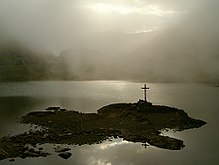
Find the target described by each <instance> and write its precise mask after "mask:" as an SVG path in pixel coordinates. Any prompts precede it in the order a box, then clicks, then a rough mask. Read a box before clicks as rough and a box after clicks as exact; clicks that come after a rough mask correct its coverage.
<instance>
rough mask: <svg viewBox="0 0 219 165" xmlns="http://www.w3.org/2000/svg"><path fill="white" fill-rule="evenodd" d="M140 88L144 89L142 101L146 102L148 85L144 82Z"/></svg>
mask: <svg viewBox="0 0 219 165" xmlns="http://www.w3.org/2000/svg"><path fill="white" fill-rule="evenodd" d="M141 89H144V101H146V102H147V89H149V87H147V85H146V84H144V87H142V88H141Z"/></svg>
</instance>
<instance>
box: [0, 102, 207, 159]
mask: <svg viewBox="0 0 219 165" xmlns="http://www.w3.org/2000/svg"><path fill="white" fill-rule="evenodd" d="M21 123H25V124H35V125H38V126H41V127H42V128H43V129H40V130H38V131H29V132H25V133H23V134H19V135H16V136H11V137H3V138H1V139H0V160H3V159H6V158H15V157H21V158H26V157H39V156H47V155H50V153H48V152H47V151H44V150H43V149H42V148H40V149H37V148H36V147H35V146H36V145H37V144H38V145H40V144H45V143H50V144H71V145H84V144H95V143H101V142H102V141H104V140H106V139H108V138H110V137H114V138H118V137H119V138H123V139H124V140H127V141H130V142H140V143H144V144H146V143H147V144H149V145H152V146H156V147H159V148H164V149H170V150H180V149H182V148H183V147H184V144H183V141H182V140H180V139H174V138H171V137H168V136H162V135H161V130H163V129H174V130H177V131H183V130H185V129H191V128H198V127H201V126H203V125H205V124H206V122H204V121H202V120H198V119H193V118H191V117H189V116H188V114H187V113H186V112H184V111H183V110H179V109H177V108H173V107H168V106H161V105H153V104H152V103H150V102H147V101H143V100H139V101H138V102H137V103H120V104H111V105H107V106H104V107H102V108H101V109H99V110H97V113H81V112H79V111H73V110H66V109H61V108H60V107H49V108H47V109H46V110H44V111H37V112H30V113H28V114H27V115H25V116H23V117H22V118H21ZM30 146H31V147H30ZM55 150H56V151H57V150H58V149H57V148H55ZM66 150H69V149H68V148H67V149H66V148H64V149H63V151H66ZM61 151H62V150H60V152H61ZM59 156H61V157H62V158H65V159H67V158H68V157H69V156H71V153H70V152H62V153H60V154H59ZM12 160H13V159H12Z"/></svg>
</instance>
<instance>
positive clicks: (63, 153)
mask: <svg viewBox="0 0 219 165" xmlns="http://www.w3.org/2000/svg"><path fill="white" fill-rule="evenodd" d="M58 155H59V156H60V157H61V158H63V159H68V158H70V157H71V155H72V154H71V153H70V152H61V153H59V154H58Z"/></svg>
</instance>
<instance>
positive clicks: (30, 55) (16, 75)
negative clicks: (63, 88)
mask: <svg viewBox="0 0 219 165" xmlns="http://www.w3.org/2000/svg"><path fill="white" fill-rule="evenodd" d="M64 73H65V68H64V65H62V63H61V62H60V61H59V60H58V59H57V58H56V57H55V56H54V55H52V54H43V53H36V52H33V51H30V50H28V49H25V48H21V47H10V48H9V47H7V48H3V49H1V50H0V81H28V80H50V79H51V80H54V79H64V78H65V77H63V75H65V74H64Z"/></svg>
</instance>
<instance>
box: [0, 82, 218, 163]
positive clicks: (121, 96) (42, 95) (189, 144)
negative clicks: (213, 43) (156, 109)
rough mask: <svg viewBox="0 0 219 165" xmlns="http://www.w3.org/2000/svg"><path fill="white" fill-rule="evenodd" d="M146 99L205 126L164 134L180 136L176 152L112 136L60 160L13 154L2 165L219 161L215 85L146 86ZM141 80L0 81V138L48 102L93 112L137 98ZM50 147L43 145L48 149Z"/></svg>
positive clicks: (21, 128) (75, 148)
mask: <svg viewBox="0 0 219 165" xmlns="http://www.w3.org/2000/svg"><path fill="white" fill-rule="evenodd" d="M148 85H149V87H150V90H149V91H148V100H149V101H150V102H153V104H163V105H168V106H174V107H177V108H181V109H184V110H185V111H186V112H188V114H189V115H190V116H192V117H194V118H200V119H202V120H204V121H206V122H207V123H208V124H207V125H205V126H203V127H201V128H198V129H192V130H187V131H183V132H176V133H174V132H172V131H169V132H164V135H169V136H172V137H176V138H179V139H182V140H183V141H184V144H185V145H186V146H185V148H184V149H182V150H180V151H170V150H165V149H159V148H156V147H153V146H149V147H147V148H146V149H145V148H144V147H143V146H142V145H141V144H140V143H128V142H126V141H123V140H122V139H114V140H112V141H106V142H104V143H102V144H97V145H91V146H89V145H84V146H71V148H72V150H71V152H72V156H71V158H69V159H68V160H63V159H61V158H60V157H58V156H57V155H56V154H54V155H52V156H49V157H47V158H37V159H36V158H34V159H33V158H27V159H24V160H23V159H20V158H17V159H16V161H15V162H12V163H11V162H9V161H8V160H3V161H0V164H19V165H20V164H22V165H25V164H66V165H67V164H82V165H83V164H84V165H85V164H86V165H87V164H88V165H94V164H100V165H105V164H107V165H110V164H111V165H114V164H115V165H118V164H125V165H127V164H168V165H169V164H170V165H171V164H174V165H175V164H203V165H205V164H212V165H214V164H215V165H216V164H218V163H219V158H218V154H219V142H218V139H219V132H218V131H217V130H218V128H217V126H218V125H219V120H218V117H219V110H218V107H219V102H218V100H219V88H216V87H213V86H207V85H200V84H158V83H153V84H148ZM141 87H142V83H135V82H126V81H77V82H74V81H67V82H66V81H55V82H19V83H0V125H1V127H0V136H5V135H8V134H10V135H12V134H16V133H18V132H21V131H24V130H27V129H28V128H29V127H28V126H25V125H24V126H21V125H20V124H18V123H17V122H16V121H17V120H19V118H20V116H22V115H24V114H26V113H28V112H30V111H34V110H42V109H45V108H47V107H48V106H61V107H63V108H67V109H73V110H79V111H82V112H96V110H97V109H99V108H101V107H102V106H104V105H107V104H111V103H118V102H136V101H137V100H138V99H139V98H142V97H143V92H142V91H141V89H140V88H141ZM52 146H53V145H49V144H47V145H46V147H47V148H48V149H51V148H52Z"/></svg>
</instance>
